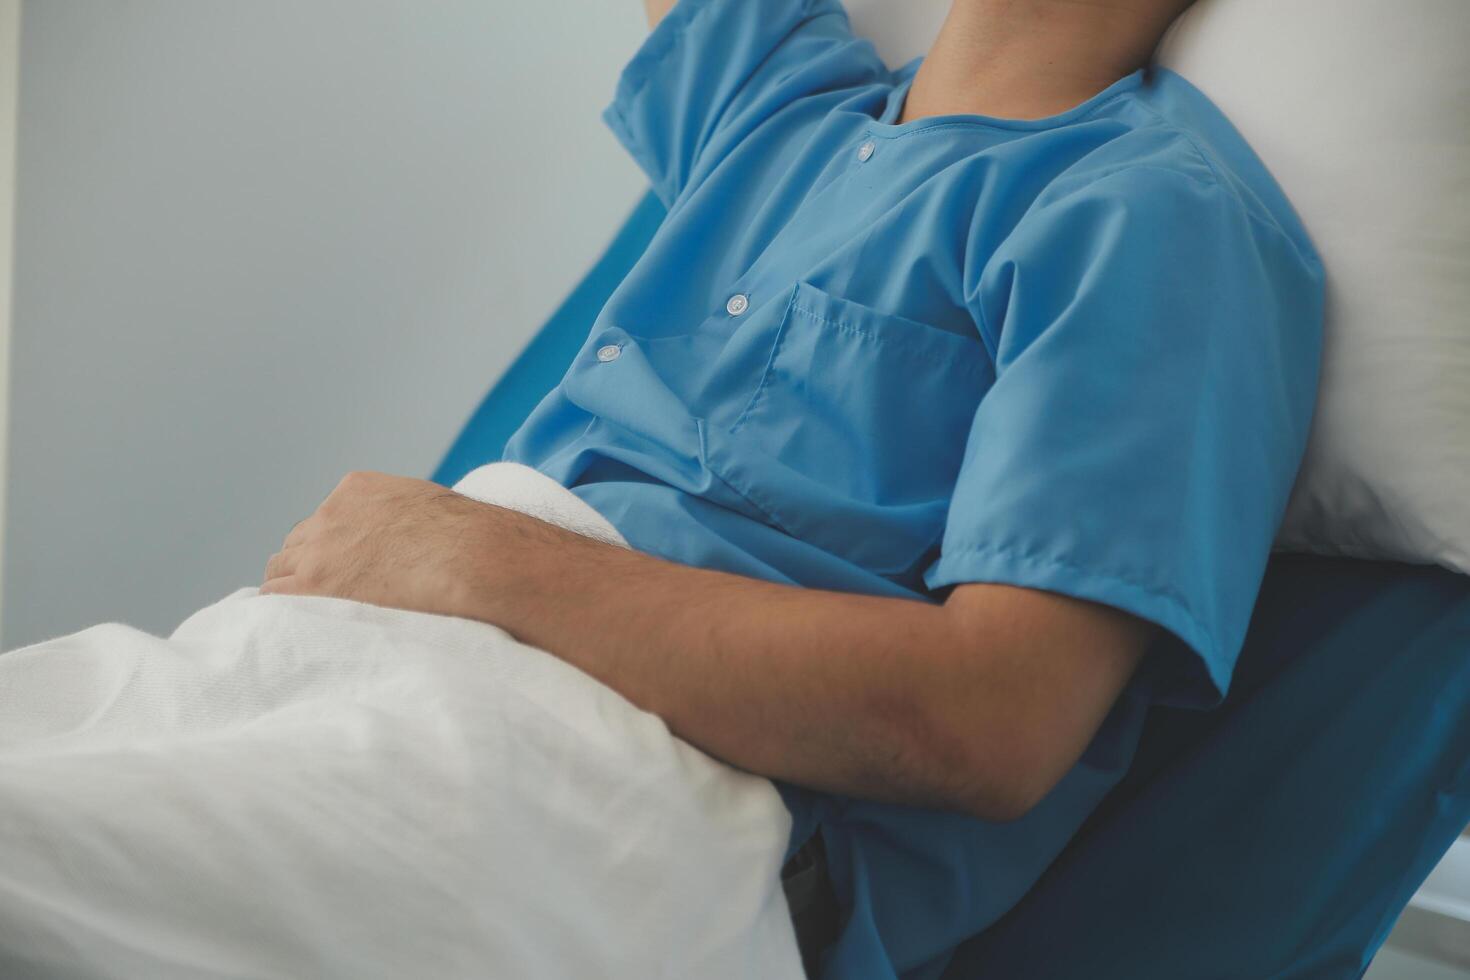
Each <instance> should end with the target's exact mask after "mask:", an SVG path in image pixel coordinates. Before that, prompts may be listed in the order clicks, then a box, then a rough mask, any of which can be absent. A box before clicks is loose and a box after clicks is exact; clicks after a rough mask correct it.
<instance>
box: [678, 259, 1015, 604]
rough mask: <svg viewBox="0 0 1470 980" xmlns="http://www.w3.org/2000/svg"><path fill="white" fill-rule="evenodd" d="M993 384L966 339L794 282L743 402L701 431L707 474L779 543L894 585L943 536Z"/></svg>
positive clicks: (985, 362)
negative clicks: (832, 557) (805, 548)
mask: <svg viewBox="0 0 1470 980" xmlns="http://www.w3.org/2000/svg"><path fill="white" fill-rule="evenodd" d="M992 376H993V373H992V369H991V366H990V361H989V358H988V356H987V355H986V352H985V348H984V346H983V345H982V344H981V343H980V339H979V337H978V335H976V336H975V337H973V338H971V337H965V336H961V335H959V334H956V333H951V332H949V331H947V330H941V329H939V328H937V327H934V326H931V325H929V324H925V323H920V322H918V321H916V320H910V319H907V318H906V317H902V316H897V315H895V314H890V313H883V312H880V311H878V310H876V309H873V308H872V307H869V306H865V305H862V304H860V303H856V302H853V301H851V300H847V299H842V298H840V297H838V296H834V295H832V294H831V293H828V292H825V291H823V290H821V289H818V288H817V287H815V286H812V285H810V284H809V283H805V282H800V283H797V285H796V287H795V288H794V290H793V291H792V295H791V299H790V302H789V303H788V304H787V306H786V310H785V314H784V316H783V318H782V320H781V323H780V326H779V328H778V329H777V330H776V332H775V336H774V339H773V341H772V343H771V345H770V353H769V357H768V358H767V360H766V363H765V368H764V371H763V373H762V374H761V376H760V378H759V380H758V381H757V382H756V383H755V384H754V385H753V387H752V388H751V389H750V397H749V399H748V400H746V401H745V402H744V403H743V404H737V405H736V406H734V407H732V408H731V409H730V410H729V411H728V412H721V413H719V414H718V415H717V416H712V417H711V418H709V419H708V420H707V429H706V436H705V437H706V456H707V459H706V462H707V464H708V465H709V467H710V469H711V470H712V471H714V472H715V473H716V474H717V475H718V476H719V477H720V478H721V479H722V480H724V481H725V482H726V483H728V484H729V485H730V486H731V487H733V488H734V489H735V490H736V491H737V492H738V493H740V494H741V495H742V496H743V497H744V498H745V499H746V500H747V501H749V502H750V503H751V504H752V505H753V506H754V507H756V508H757V509H758V510H759V511H760V512H761V513H762V514H763V515H764V517H765V518H766V519H767V520H768V521H770V522H771V523H772V524H774V525H775V526H777V527H779V528H781V529H782V530H784V531H785V532H787V533H788V534H791V535H793V536H795V537H798V538H800V539H802V540H804V541H809V542H811V543H813V544H815V545H817V546H818V547H821V548H822V549H823V550H826V551H829V552H831V553H833V554H836V555H839V556H841V557H843V558H845V559H847V560H849V561H852V562H854V563H856V564H858V565H861V566H862V567H864V568H868V569H870V570H872V571H874V572H877V573H879V574H884V575H892V576H901V575H903V574H904V573H908V572H913V571H916V569H915V565H916V564H917V563H918V562H919V561H920V560H921V559H923V558H924V557H925V555H926V553H927V552H928V551H929V550H930V549H931V548H932V547H933V546H934V545H935V544H937V543H938V541H939V538H940V536H941V535H942V533H943V530H944V519H945V515H946V514H947V512H948V504H949V497H950V493H951V491H952V489H953V487H954V482H955V479H956V477H957V475H958V473H959V467H960V462H961V459H962V458H963V455H964V450H965V443H966V440H967V437H968V434H969V429H970V425H971V423H972V421H973V419H974V414H975V409H976V407H977V405H978V404H979V401H980V397H981V396H982V394H983V393H984V391H985V389H986V387H987V385H988V384H989V381H990V380H991V378H992ZM737 401H738V400H737Z"/></svg>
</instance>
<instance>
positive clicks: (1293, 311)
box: [924, 165, 1323, 708]
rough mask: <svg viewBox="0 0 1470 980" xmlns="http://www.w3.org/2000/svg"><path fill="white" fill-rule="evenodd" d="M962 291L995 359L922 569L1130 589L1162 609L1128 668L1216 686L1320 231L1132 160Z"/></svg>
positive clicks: (1295, 376) (1057, 204) (1089, 589)
mask: <svg viewBox="0 0 1470 980" xmlns="http://www.w3.org/2000/svg"><path fill="white" fill-rule="evenodd" d="M966 291H967V297H966V299H967V302H968V303H969V305H970V306H971V309H972V312H973V313H974V315H975V317H976V320H977V323H978V324H979V327H980V330H981V333H982V335H983V337H984V339H985V342H986V344H987V346H988V347H989V348H990V349H991V352H992V354H993V356H994V358H995V361H996V380H995V383H994V385H993V387H992V388H991V389H990V390H989V391H988V392H987V393H986V394H985V395H984V396H983V398H982V399H981V402H980V405H979V407H978V409H977V411H976V414H975V418H974V422H973V425H972V427H971V429H970V433H969V436H968V441H967V443H966V447H965V453H964V457H963V462H962V464H961V471H960V474H959V478H958V482H957V485H956V487H955V491H954V497H953V500H952V503H951V506H950V510H949V515H948V518H947V524H946V527H945V531H944V536H943V541H942V551H941V554H940V556H939V557H938V559H937V560H936V561H935V562H934V563H933V564H932V565H931V566H930V567H929V568H927V569H926V571H925V576H924V577H925V582H926V584H928V585H929V586H930V587H931V588H935V589H938V588H940V587H943V586H947V585H954V584H957V583H963V582H1001V583H1006V584H1010V585H1016V586H1023V587H1030V588H1037V589H1043V590H1048V591H1054V592H1059V593H1063V594H1067V595H1071V596H1074V597H1077V598H1082V599H1087V600H1092V601H1095V602H1099V603H1103V604H1106V605H1109V606H1113V607H1116V608H1118V609H1122V610H1125V611H1127V612H1129V613H1132V614H1134V615H1136V616H1139V617H1141V618H1143V619H1145V620H1148V621H1150V622H1152V623H1155V624H1157V625H1159V626H1161V627H1163V630H1164V632H1161V633H1160V634H1159V637H1160V639H1159V642H1158V643H1156V644H1155V645H1154V646H1153V647H1152V648H1151V649H1150V651H1149V653H1148V655H1147V656H1146V658H1145V660H1144V662H1143V664H1142V666H1141V669H1140V671H1139V673H1138V674H1137V675H1136V676H1135V681H1134V683H1137V684H1142V685H1144V686H1145V689H1146V690H1147V691H1148V693H1149V695H1150V696H1151V697H1152V699H1153V700H1154V701H1156V702H1158V703H1166V704H1173V705H1177V706H1184V707H1198V708H1207V707H1213V706H1214V705H1216V704H1218V703H1219V701H1220V700H1222V699H1223V697H1224V695H1225V692H1226V690H1227V688H1228V686H1229V683H1230V678H1231V675H1232V671H1233V669H1234V665H1235V661H1236V658H1237V656H1238V655H1239V652H1240V648H1241V645H1242V643H1243V640H1244V635H1245V632H1246V627H1247V625H1248V623H1249V620H1250V615H1251V611H1252V608H1253V606H1254V603H1255V598H1256V595H1257V592H1258V590H1259V588H1260V583H1261V579H1262V577H1263V575H1264V572H1265V565H1266V561H1267V557H1268V554H1269V552H1270V549H1271V544H1272V541H1273V539H1274V537H1275V534H1276V530H1277V528H1278V526H1279V524H1280V522H1281V519H1282V516H1283V514H1284V511H1285V507H1286V501H1287V497H1288V495H1289V493H1290V489H1291V486H1292V483H1293V480H1294V478H1295V474H1296V472H1297V469H1298V467H1299V465H1300V462H1301V457H1302V453H1303V451H1304V448H1305V443H1306V436H1307V430H1308V427H1309V423H1310V421H1311V416H1312V412H1313V407H1314V405H1315V400H1316V387H1317V377H1318V368H1319V355H1320V344H1321V320H1322V292H1323V279H1322V271H1321V266H1320V264H1319V263H1318V261H1317V258H1316V256H1315V253H1312V252H1311V251H1310V247H1309V246H1308V248H1307V249H1305V250H1301V249H1299V248H1298V247H1296V246H1295V245H1294V244H1293V242H1292V241H1291V239H1289V238H1288V236H1286V235H1285V233H1284V232H1282V231H1281V230H1280V228H1278V227H1277V226H1275V225H1274V224H1272V223H1270V222H1269V221H1268V220H1266V219H1264V218H1262V217H1260V216H1258V215H1256V214H1253V213H1251V212H1250V211H1249V210H1248V209H1247V207H1246V206H1245V204H1244V203H1243V202H1242V201H1241V200H1240V199H1239V198H1238V197H1236V196H1235V195H1234V194H1233V193H1232V192H1231V191H1229V190H1227V189H1226V188H1225V187H1223V186H1222V185H1220V184H1219V183H1217V182H1215V181H1214V180H1213V179H1205V178H1203V177H1199V176H1195V175H1194V174H1192V173H1189V172H1188V171H1183V170H1181V171H1175V170H1172V169H1169V168H1165V167H1152V166H1142V165H1135V166H1131V167H1127V168H1125V169H1121V170H1115V171H1113V172H1111V173H1109V174H1107V175H1106V176H1103V177H1100V178H1097V179H1094V180H1091V181H1088V182H1086V183H1083V184H1080V185H1079V186H1074V187H1072V188H1069V189H1067V190H1065V191H1063V192H1058V193H1054V194H1052V195H1050V196H1049V197H1046V198H1045V199H1043V200H1039V201H1038V202H1037V203H1036V205H1034V206H1033V207H1032V209H1031V210H1029V211H1028V212H1027V214H1026V215H1025V216H1023V217H1022V219H1021V220H1020V221H1019V222H1018V223H1017V225H1016V227H1015V228H1014V230H1013V231H1012V232H1011V233H1010V234H1009V236H1008V237H1007V238H1006V240H1005V241H1004V242H1003V243H1002V244H1001V245H1000V246H999V247H998V248H997V249H996V251H995V252H994V253H993V255H992V256H991V257H990V258H989V260H988V261H986V262H985V264H984V268H983V270H981V271H980V273H979V274H978V276H977V278H976V281H975V282H973V283H967V284H966Z"/></svg>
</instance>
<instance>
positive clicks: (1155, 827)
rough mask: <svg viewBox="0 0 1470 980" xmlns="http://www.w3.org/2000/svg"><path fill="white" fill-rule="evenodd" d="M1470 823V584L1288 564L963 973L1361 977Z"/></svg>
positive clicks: (623, 264)
mask: <svg viewBox="0 0 1470 980" xmlns="http://www.w3.org/2000/svg"><path fill="white" fill-rule="evenodd" d="M662 217H663V210H662V206H661V205H660V204H659V202H658V201H657V200H656V199H655V198H654V197H653V196H652V195H649V196H648V197H647V198H645V199H644V200H643V202H642V203H641V204H639V206H638V207H637V209H636V210H635V211H634V212H633V214H632V215H631V216H630V218H629V219H628V220H627V222H626V223H625V225H624V226H623V228H622V229H621V230H620V231H619V232H618V233H617V236H616V237H615V239H614V240H613V243H612V245H611V246H610V247H609V249H608V250H607V252H606V254H605V255H603V256H602V258H601V259H600V261H599V262H598V263H597V264H596V266H595V267H594V268H593V269H592V270H591V272H590V273H589V274H588V275H587V276H586V277H585V279H584V280H583V281H582V282H581V283H580V284H579V285H578V286H577V288H576V289H575V290H574V291H573V292H572V294H571V295H570V296H569V297H568V299H567V300H566V301H565V302H564V303H563V305H562V306H561V307H560V309H558V310H557V311H556V313H555V314H554V315H553V316H552V317H551V319H550V321H549V322H548V323H547V324H546V325H545V326H544V327H543V328H542V329H541V330H539V331H538V332H537V333H536V335H535V336H534V338H533V339H532V340H531V342H530V344H529V345H528V346H527V347H526V349H525V350H524V352H523V353H522V354H521V356H520V358H519V359H518V360H517V361H516V362H515V363H514V364H513V365H512V367H511V368H510V370H509V371H508V372H507V373H506V374H505V375H504V376H503V377H502V378H501V379H500V380H499V381H498V382H497V383H496V384H495V385H494V387H493V388H492V389H491V390H490V392H489V394H488V395H486V396H485V398H484V401H483V402H482V403H481V404H480V406H479V408H478V409H477V410H476V411H475V412H474V414H473V416H472V418H471V419H470V421H469V423H468V424H467V425H466V426H465V428H464V430H463V431H462V432H461V433H460V434H459V436H458V438H457V439H456V440H455V441H454V443H453V445H452V447H451V448H450V450H449V452H448V454H447V455H446V457H445V458H444V460H443V462H442V463H441V465H440V466H439V468H438V470H437V471H436V472H435V473H434V476H433V478H434V479H435V480H436V481H437V482H440V483H443V484H445V485H450V484H453V483H454V482H455V481H456V480H457V479H458V478H459V477H460V476H462V475H463V474H464V473H466V472H468V471H469V470H470V469H472V468H473V467H475V466H476V465H479V464H480V463H484V462H487V461H490V460H495V459H498V458H499V457H500V455H501V451H502V449H503V447H504V445H505V443H506V440H507V439H508V437H509V436H510V434H511V433H512V432H513V431H514V430H515V429H516V428H517V427H518V426H519V424H520V422H521V420H522V419H524V418H525V416H526V415H527V413H529V411H530V410H531V408H532V407H533V406H534V405H535V404H536V402H537V401H538V400H539V399H540V398H541V397H542V396H543V395H544V394H545V393H546V392H547V391H549V390H550V389H551V388H552V387H553V386H554V385H555V384H556V383H557V382H558V381H559V380H560V378H561V376H562V374H563V372H564V371H565V369H566V366H567V364H568V363H569V362H570V361H571V360H572V357H573V355H574V354H575V352H576V351H577V350H578V348H579V347H580V346H581V344H582V343H583V341H584V340H585V338H586V335H587V331H588V330H589V329H590V327H591V324H592V322H593V320H594V319H595V318H596V315H597V313H598V311H599V309H600V308H601V307H602V305H603V303H604V302H605V301H606V299H607V297H608V296H609V294H610V293H611V292H612V290H613V289H614V287H615V286H616V285H617V284H618V282H619V281H620V280H621V278H622V277H623V275H624V274H626V272H627V271H628V269H629V268H631V266H632V264H633V263H634V262H635V261H636V260H637V258H638V256H639V255H640V254H641V253H642V251H643V249H644V247H645V246H646V245H647V243H648V241H649V239H650V238H651V237H652V235H653V233H654V231H655V230H656V229H657V228H658V225H659V222H660V221H661V219H662ZM1467 824H1470V577H1467V576H1464V575H1456V574H1454V573H1452V572H1450V571H1447V570H1444V569H1441V568H1437V567H1431V566H1416V565H1406V564H1398V563H1393V562H1382V561H1364V560H1347V559H1340V558H1325V557H1317V556H1308V555H1292V554H1284V553H1283V554H1277V555H1275V556H1274V557H1273V559H1272V561H1271V563H1270V565H1269V567H1268V570H1267V573H1266V577H1265V581H1264V584H1263V586H1262V589H1261V593H1260V597H1259V599H1258V602H1257V604H1256V608H1255V613H1254V617H1253V620H1252V623H1251V627H1250V632H1249V635H1248V637H1247V640H1246V644H1245V648H1244V650H1243V652H1242V654H1241V657H1240V661H1239V665H1238V667H1237V670H1236V674H1235V678H1234V681H1233V683H1232V687H1231V690H1230V693H1229V697H1228V698H1227V699H1226V700H1225V702H1224V704H1223V705H1222V706H1221V707H1219V708H1218V709H1216V710H1213V711H1209V712H1194V711H1186V710H1180V709H1171V708H1155V709H1154V710H1153V712H1152V714H1151V715H1150V717H1149V720H1148V723H1147V725H1146V727H1145V730H1144V734H1143V736H1142V741H1141V743H1140V745H1139V747H1138V751H1137V756H1136V758H1135V761H1134V763H1133V766H1132V769H1131V770H1130V772H1129V774H1128V775H1127V777H1126V778H1125V779H1124V780H1123V781H1122V783H1121V784H1120V785H1119V786H1117V787H1116V788H1115V790H1114V791H1113V792H1112V793H1111V794H1110V795H1109V796H1108V797H1107V798H1106V799H1105V800H1104V801H1103V803H1102V804H1101V805H1100V806H1099V807H1098V809H1097V810H1096V812H1094V813H1093V814H1092V815H1091V817H1090V818H1089V819H1088V820H1087V822H1086V823H1085V824H1084V825H1083V827H1082V828H1081V830H1080V832H1079V833H1078V834H1077V835H1076V837H1075V838H1074V839H1073V840H1072V842H1071V843H1070V845H1069V846H1068V847H1067V848H1066V849H1065V851H1064V852H1063V853H1062V854H1061V855H1060V857H1059V858H1058V859H1057V860H1056V861H1055V863H1054V864H1053V865H1052V866H1051V867H1050V868H1049V869H1048V871H1047V872H1046V873H1045V874H1044V875H1043V877H1042V878H1041V880H1040V881H1039V882H1038V883H1037V885H1036V886H1035V887H1034V888H1033V889H1032V890H1031V891H1030V892H1029V893H1028V894H1027V895H1026V897H1025V898H1024V899H1023V900H1022V901H1021V903H1020V904H1019V905H1018V906H1017V907H1016V908H1015V909H1013V910H1012V911H1011V912H1010V913H1009V914H1007V915H1006V916H1005V917H1004V918H1003V919H1001V920H1000V921H999V922H998V923H997V924H996V925H995V926H994V927H992V928H991V929H989V930H987V931H986V932H984V933H982V934H981V935H979V936H977V937H975V938H974V939H972V940H971V941H969V942H968V943H966V944H965V945H964V946H963V947H961V949H960V950H959V952H958V954H957V955H956V957H955V960H954V962H953V963H952V964H951V966H950V968H949V970H948V972H947V973H946V974H945V977H946V980H979V978H996V977H1001V978H1020V977H1042V978H1049V980H1096V978H1125V977H1126V978H1129V980H1197V978H1205V977H1211V978H1250V980H1257V978H1268V977H1270V978H1293V980H1338V978H1350V977H1360V976H1362V974H1363V973H1364V972H1365V970H1366V969H1367V967H1368V964H1369V963H1370V962H1371V961H1372V958H1373V956H1374V954H1375V952H1376V951H1377V950H1378V948H1379V947H1380V945H1381V944H1382V943H1383V942H1384V939H1385V938H1386V937H1387V936H1388V934H1389V931H1390V930H1391V929H1392V928H1393V927H1394V925H1395V923H1396V921H1398V920H1399V918H1400V916H1401V914H1402V913H1403V912H1404V910H1405V908H1406V907H1407V906H1408V905H1409V903H1410V901H1411V899H1412V898H1413V897H1414V896H1415V893H1416V890H1418V889H1419V887H1420V885H1421V883H1423V882H1424V880H1425V879H1426V877H1427V876H1428V875H1429V874H1430V872H1431V870H1433V869H1434V867H1435V865H1436V864H1437V863H1438V862H1439V861H1440V859H1441V857H1443V856H1444V855H1445V853H1446V852H1447V851H1448V850H1449V849H1450V848H1451V846H1452V845H1454V844H1455V842H1456V840H1457V837H1458V835H1459V834H1460V833H1461V832H1462V830H1464V828H1465V827H1466V826H1467Z"/></svg>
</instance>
